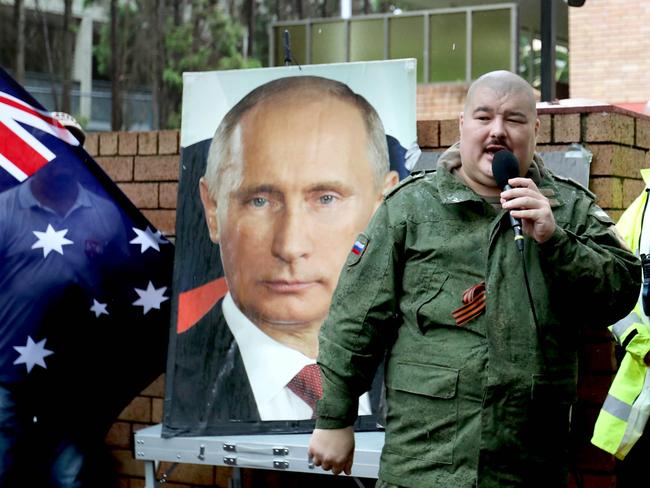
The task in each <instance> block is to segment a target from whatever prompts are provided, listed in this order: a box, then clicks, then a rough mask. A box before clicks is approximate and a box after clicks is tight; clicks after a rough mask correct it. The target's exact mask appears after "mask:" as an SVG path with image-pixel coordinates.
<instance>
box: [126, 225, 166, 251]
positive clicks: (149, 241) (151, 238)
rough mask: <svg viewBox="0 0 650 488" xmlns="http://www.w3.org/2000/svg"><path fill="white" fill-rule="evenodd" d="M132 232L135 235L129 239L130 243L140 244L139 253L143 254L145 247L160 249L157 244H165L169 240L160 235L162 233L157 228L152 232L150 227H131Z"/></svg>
mask: <svg viewBox="0 0 650 488" xmlns="http://www.w3.org/2000/svg"><path fill="white" fill-rule="evenodd" d="M133 232H135V234H136V236H137V237H135V238H133V239H132V240H130V241H129V243H130V244H136V245H137V244H140V254H143V253H144V252H145V251H146V250H147V249H149V248H153V249H155V250H156V251H160V246H159V244H167V243H168V242H169V241H168V240H167V239H165V238H164V237H163V236H162V233H161V232H160V231H159V230H157V231H156V232H153V230H152V229H151V227H149V226H147V229H146V230H142V229H136V228H135V227H133Z"/></svg>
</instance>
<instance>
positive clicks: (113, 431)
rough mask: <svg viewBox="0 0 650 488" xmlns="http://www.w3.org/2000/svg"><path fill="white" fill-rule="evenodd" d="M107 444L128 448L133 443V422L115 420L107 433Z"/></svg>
mask: <svg viewBox="0 0 650 488" xmlns="http://www.w3.org/2000/svg"><path fill="white" fill-rule="evenodd" d="M106 444H108V445H109V446H113V447H122V448H124V449H128V448H129V446H130V445H131V424H130V423H128V422H115V423H114V424H113V425H112V426H111V428H110V429H109V431H108V434H106Z"/></svg>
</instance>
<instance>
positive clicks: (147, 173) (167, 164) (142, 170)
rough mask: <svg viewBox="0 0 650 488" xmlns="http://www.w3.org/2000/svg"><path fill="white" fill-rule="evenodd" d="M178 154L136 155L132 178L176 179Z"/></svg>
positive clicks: (142, 179)
mask: <svg viewBox="0 0 650 488" xmlns="http://www.w3.org/2000/svg"><path fill="white" fill-rule="evenodd" d="M178 166H179V157H178V156H136V158H135V167H134V178H133V179H134V180H136V181H178Z"/></svg>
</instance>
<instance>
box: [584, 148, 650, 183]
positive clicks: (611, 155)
mask: <svg viewBox="0 0 650 488" xmlns="http://www.w3.org/2000/svg"><path fill="white" fill-rule="evenodd" d="M587 149H588V150H589V151H591V152H592V153H593V159H592V161H591V175H592V176H622V177H626V178H639V174H640V170H641V168H643V167H644V165H646V164H647V162H648V161H646V160H647V155H646V151H643V150H641V149H635V148H632V147H626V146H620V145H618V144H589V145H588V146H587Z"/></svg>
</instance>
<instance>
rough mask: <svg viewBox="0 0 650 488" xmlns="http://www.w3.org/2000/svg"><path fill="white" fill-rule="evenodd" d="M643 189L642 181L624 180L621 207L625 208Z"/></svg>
mask: <svg viewBox="0 0 650 488" xmlns="http://www.w3.org/2000/svg"><path fill="white" fill-rule="evenodd" d="M644 189H645V183H644V182H643V180H633V179H630V178H625V179H624V180H623V206H624V207H625V208H627V207H628V206H629V205H630V203H632V201H633V200H634V199H635V198H636V197H638V196H639V195H640V194H641V192H642V191H643V190H644Z"/></svg>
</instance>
